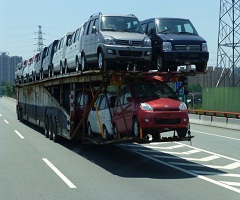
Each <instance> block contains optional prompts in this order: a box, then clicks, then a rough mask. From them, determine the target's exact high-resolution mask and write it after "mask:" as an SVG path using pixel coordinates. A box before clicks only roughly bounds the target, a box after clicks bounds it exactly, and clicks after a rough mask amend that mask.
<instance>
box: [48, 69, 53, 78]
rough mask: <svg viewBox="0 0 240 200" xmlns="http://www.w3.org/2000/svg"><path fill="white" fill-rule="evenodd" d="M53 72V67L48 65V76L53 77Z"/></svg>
mask: <svg viewBox="0 0 240 200" xmlns="http://www.w3.org/2000/svg"><path fill="white" fill-rule="evenodd" d="M51 74H52V72H51V67H48V77H51Z"/></svg>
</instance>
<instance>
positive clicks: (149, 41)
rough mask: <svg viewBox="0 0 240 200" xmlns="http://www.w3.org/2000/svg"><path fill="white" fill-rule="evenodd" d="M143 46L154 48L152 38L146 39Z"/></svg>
mask: <svg viewBox="0 0 240 200" xmlns="http://www.w3.org/2000/svg"><path fill="white" fill-rule="evenodd" d="M143 46H144V47H151V46H152V42H151V40H150V38H148V37H146V38H144V40H143Z"/></svg>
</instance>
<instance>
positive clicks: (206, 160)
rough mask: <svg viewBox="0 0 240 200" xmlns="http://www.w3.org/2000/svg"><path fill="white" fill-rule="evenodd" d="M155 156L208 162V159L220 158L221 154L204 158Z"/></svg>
mask: <svg viewBox="0 0 240 200" xmlns="http://www.w3.org/2000/svg"><path fill="white" fill-rule="evenodd" d="M153 156H154V157H157V158H170V159H178V160H179V159H184V160H189V161H201V162H208V161H211V160H215V159H218V158H220V157H219V156H215V155H212V156H207V157H204V158H187V157H175V156H165V155H164V156H162V155H153Z"/></svg>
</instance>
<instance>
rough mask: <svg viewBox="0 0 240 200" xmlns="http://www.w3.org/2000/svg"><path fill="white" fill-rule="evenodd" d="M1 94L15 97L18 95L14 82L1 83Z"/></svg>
mask: <svg viewBox="0 0 240 200" xmlns="http://www.w3.org/2000/svg"><path fill="white" fill-rule="evenodd" d="M0 95H5V96H8V97H13V98H14V97H15V96H16V90H15V86H14V85H13V84H12V83H4V84H3V85H0Z"/></svg>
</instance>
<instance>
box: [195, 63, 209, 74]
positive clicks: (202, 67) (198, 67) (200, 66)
mask: <svg viewBox="0 0 240 200" xmlns="http://www.w3.org/2000/svg"><path fill="white" fill-rule="evenodd" d="M206 69H207V63H205V62H202V63H199V64H196V72H206Z"/></svg>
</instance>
